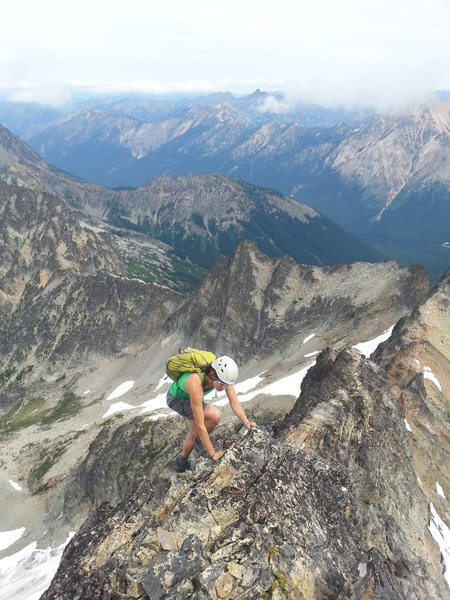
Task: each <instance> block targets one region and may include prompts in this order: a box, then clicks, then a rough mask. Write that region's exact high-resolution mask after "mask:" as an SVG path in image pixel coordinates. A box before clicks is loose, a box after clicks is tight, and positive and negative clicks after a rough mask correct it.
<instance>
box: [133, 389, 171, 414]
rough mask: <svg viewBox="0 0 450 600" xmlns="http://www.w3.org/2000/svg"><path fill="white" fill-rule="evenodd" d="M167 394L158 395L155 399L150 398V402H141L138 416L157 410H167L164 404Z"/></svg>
mask: <svg viewBox="0 0 450 600" xmlns="http://www.w3.org/2000/svg"><path fill="white" fill-rule="evenodd" d="M166 398H167V394H159V395H158V396H156V398H151V399H150V400H146V401H145V402H143V403H142V404H141V405H140V407H141V408H142V410H141V412H140V413H139V414H141V415H142V414H143V413H148V412H153V411H154V410H158V409H160V408H167V403H166Z"/></svg>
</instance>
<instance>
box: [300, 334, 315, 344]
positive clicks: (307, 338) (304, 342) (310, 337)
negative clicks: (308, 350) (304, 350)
mask: <svg viewBox="0 0 450 600" xmlns="http://www.w3.org/2000/svg"><path fill="white" fill-rule="evenodd" d="M315 335H316V334H315V333H312V334H311V335H308V337H306V338H305V339H304V340H303V344H306V343H307V342H309V340H312V339H313V337H315ZM303 344H302V345H303Z"/></svg>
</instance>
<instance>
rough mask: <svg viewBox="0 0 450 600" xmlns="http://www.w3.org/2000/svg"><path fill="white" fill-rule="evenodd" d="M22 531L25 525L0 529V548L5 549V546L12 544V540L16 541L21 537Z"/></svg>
mask: <svg viewBox="0 0 450 600" xmlns="http://www.w3.org/2000/svg"><path fill="white" fill-rule="evenodd" d="M24 531H25V527H20V529H12V530H11V531H0V550H5V548H9V546H12V545H13V544H14V542H17V540H18V539H20V538H21V537H22V535H23V532H24Z"/></svg>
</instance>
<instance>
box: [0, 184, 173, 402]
mask: <svg viewBox="0 0 450 600" xmlns="http://www.w3.org/2000/svg"><path fill="white" fill-rule="evenodd" d="M0 257H1V259H2V260H1V268H0V313H1V316H2V319H1V325H0V355H1V362H2V376H1V378H0V387H1V388H2V389H3V392H4V394H3V395H2V397H1V400H2V402H1V403H2V404H4V402H6V401H7V399H8V398H9V402H11V398H14V397H16V396H15V395H14V394H13V393H12V391H13V390H15V389H16V388H17V390H18V391H17V393H20V389H21V388H22V387H23V386H24V385H25V384H26V383H27V381H28V380H29V379H30V378H32V379H34V380H35V381H37V380H39V375H40V373H41V372H42V373H47V374H48V373H49V372H51V371H52V370H54V369H55V370H56V371H57V372H58V374H59V376H61V375H62V372H64V371H65V369H67V371H66V372H67V373H68V372H70V370H71V368H72V367H73V368H74V369H75V370H77V369H78V370H79V369H80V368H81V367H82V365H83V364H84V365H86V364H88V363H89V361H90V360H93V358H94V357H97V358H99V357H107V356H110V355H112V354H117V353H118V352H120V351H121V349H122V348H123V347H125V346H126V345H127V344H128V343H129V342H131V341H132V340H133V341H134V343H139V340H140V341H143V340H145V339H147V337H148V336H149V335H151V334H152V333H153V332H155V331H156V330H158V328H159V327H161V324H162V323H163V322H164V320H165V318H166V317H167V315H168V314H169V313H170V312H171V311H172V310H173V309H174V308H175V307H176V306H177V305H178V303H179V302H180V300H181V295H180V294H178V293H176V292H174V291H172V290H170V289H169V288H164V287H161V286H158V285H153V284H146V283H144V282H142V281H139V280H137V279H130V278H129V277H128V275H127V272H126V269H125V265H124V264H123V262H122V260H121V258H120V256H119V254H118V252H117V249H116V247H115V246H114V244H113V243H112V242H111V239H110V237H109V236H107V235H106V234H104V233H101V232H96V231H93V230H92V229H88V228H86V227H82V226H81V225H80V224H79V222H78V221H77V220H76V219H74V218H73V217H72V216H71V215H70V213H69V211H68V209H67V207H66V206H65V205H64V203H63V202H62V201H61V200H59V199H58V198H56V197H54V196H51V195H49V194H45V193H36V192H34V191H32V190H28V189H25V188H19V187H15V186H9V185H7V184H4V183H0Z"/></svg>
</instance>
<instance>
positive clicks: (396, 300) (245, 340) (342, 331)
mask: <svg viewBox="0 0 450 600" xmlns="http://www.w3.org/2000/svg"><path fill="white" fill-rule="evenodd" d="M427 290H428V278H427V276H426V273H425V271H424V269H423V268H422V267H421V266H420V265H415V266H412V267H410V268H408V269H401V268H400V267H399V266H398V265H397V264H396V263H394V262H385V263H375V264H368V263H353V264H346V265H336V266H334V267H314V266H307V265H301V264H298V263H296V262H295V261H294V260H293V259H292V258H290V257H288V256H283V257H281V258H278V259H275V258H269V257H267V256H265V255H263V254H262V253H261V252H260V251H259V250H258V249H257V248H256V247H255V246H254V244H252V243H250V242H243V243H242V244H241V245H240V246H238V248H237V249H236V251H235V252H234V254H233V255H231V256H230V257H222V258H220V259H218V261H217V262H216V264H215V266H214V267H213V269H211V270H210V272H209V273H208V275H207V276H206V278H205V280H204V282H203V283H202V285H201V286H200V287H199V288H198V290H196V291H195V292H194V293H193V294H192V296H191V297H190V298H188V299H187V300H186V301H185V302H184V304H183V305H182V306H180V307H179V308H178V309H177V310H176V311H175V312H174V313H173V314H172V315H170V317H169V319H168V322H167V326H166V329H167V330H168V331H169V332H170V334H171V335H173V336H174V337H175V336H178V337H180V338H181V339H182V340H184V342H185V343H186V342H187V341H188V340H190V342H189V343H190V344H191V345H193V347H196V345H198V344H200V345H201V344H203V345H206V346H207V347H211V348H223V349H227V351H228V352H230V354H232V355H233V356H236V357H238V358H239V359H240V361H241V362H244V363H249V364H253V365H254V366H255V368H261V367H262V366H263V365H264V364H265V360H269V361H270V360H271V361H273V359H274V357H277V358H278V360H279V361H280V362H281V361H282V362H284V363H285V366H287V364H288V363H289V360H290V359H289V357H290V356H291V355H292V356H293V357H294V358H293V361H294V364H295V362H296V361H298V359H299V358H300V357H301V356H302V355H303V353H304V352H305V349H304V347H303V348H302V346H303V341H304V339H305V338H307V337H309V336H314V337H315V338H316V341H317V342H318V345H319V347H320V348H323V347H324V346H326V345H329V344H332V345H334V346H343V345H346V344H349V343H356V342H357V341H358V340H360V339H370V338H371V337H372V335H376V332H377V331H378V332H379V330H380V327H383V324H384V326H385V329H388V328H389V327H390V326H391V325H392V324H393V323H395V322H396V321H397V320H398V319H399V318H400V316H401V315H403V314H407V313H408V312H410V311H411V310H412V309H413V307H414V306H415V305H416V304H417V303H418V302H419V301H420V300H422V299H423V297H424V295H425V294H426V293H427ZM319 340H320V342H319ZM312 343H314V342H312ZM181 345H183V344H181ZM297 364H298V363H297ZM256 365H258V366H256ZM291 366H292V365H291Z"/></svg>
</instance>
